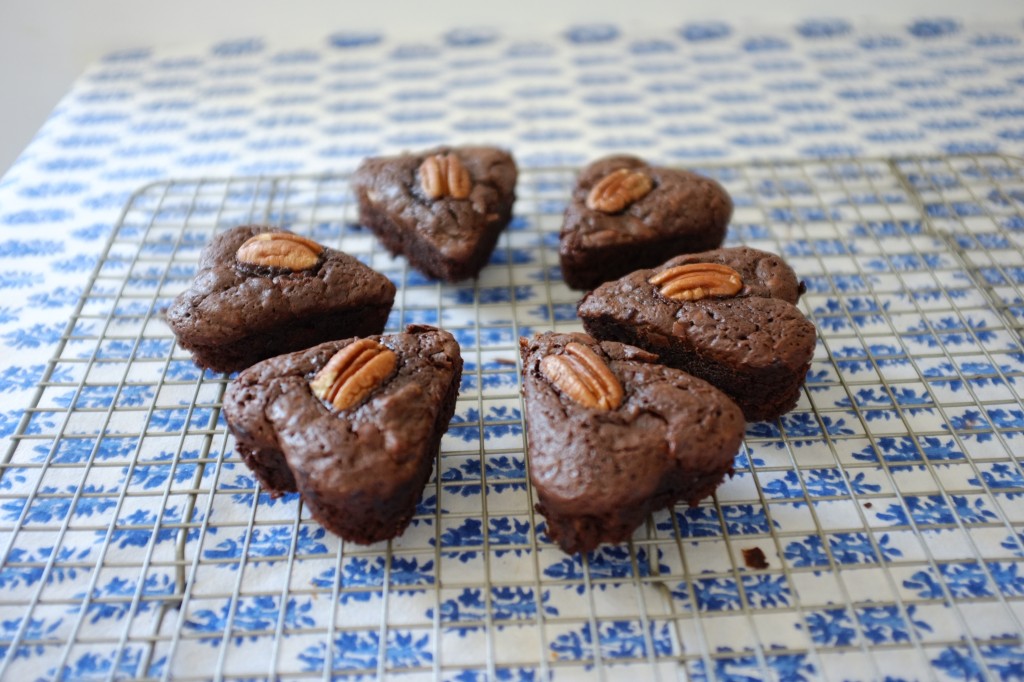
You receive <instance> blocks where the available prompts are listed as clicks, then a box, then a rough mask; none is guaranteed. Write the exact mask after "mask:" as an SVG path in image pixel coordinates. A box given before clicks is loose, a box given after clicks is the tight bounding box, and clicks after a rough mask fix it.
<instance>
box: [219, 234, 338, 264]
mask: <svg viewBox="0 0 1024 682" xmlns="http://www.w3.org/2000/svg"><path fill="white" fill-rule="evenodd" d="M323 252H324V247H322V246H320V245H319V244H317V243H316V242H315V241H313V240H311V239H306V238H305V237H300V236H299V235H297V234H292V233H291V232H262V233H260V234H257V235H255V236H253V237H250V238H249V239H247V240H245V243H243V244H242V245H241V246H239V247H238V251H236V252H235V260H237V261H238V262H239V263H244V264H245V265H253V266H258V267H264V268H280V269H282V270H292V271H296V270H308V269H310V268H311V267H313V266H314V265H316V264H317V262H318V261H319V260H320V255H321V254H322V253H323Z"/></svg>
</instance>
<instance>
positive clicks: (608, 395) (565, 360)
mask: <svg viewBox="0 0 1024 682" xmlns="http://www.w3.org/2000/svg"><path fill="white" fill-rule="evenodd" d="M540 372H541V374H543V375H544V376H545V377H546V378H547V380H548V381H550V382H551V383H553V384H554V385H555V386H556V387H557V388H558V390H560V391H561V392H562V393H565V394H566V395H567V396H569V397H570V398H572V399H573V400H574V401H575V402H577V403H579V404H580V405H583V406H584V407H589V408H592V409H598V410H615V409H618V407H619V405H621V404H622V384H620V383H619V380H618V379H616V378H615V375H614V374H612V372H611V370H610V369H608V365H606V364H605V363H604V361H603V360H602V359H601V358H600V357H599V356H598V355H597V353H595V352H594V351H593V350H591V349H590V348H589V347H588V346H584V345H583V344H581V343H576V342H575V341H573V342H571V343H567V344H566V345H565V352H564V353H563V354H561V355H548V356H545V357H544V358H543V359H542V360H541V361H540Z"/></svg>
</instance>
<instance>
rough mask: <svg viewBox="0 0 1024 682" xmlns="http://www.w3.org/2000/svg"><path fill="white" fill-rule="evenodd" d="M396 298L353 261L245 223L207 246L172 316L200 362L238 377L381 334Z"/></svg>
mask: <svg viewBox="0 0 1024 682" xmlns="http://www.w3.org/2000/svg"><path fill="white" fill-rule="evenodd" d="M394 301H395V285H394V284H392V283H391V281H390V280H388V278H387V277H385V276H384V275H382V274H380V273H378V272H375V271H374V270H371V269H370V268H368V267H367V266H365V265H363V264H362V263H360V262H359V261H358V260H356V259H355V258H353V257H352V256H349V255H348V254H346V253H343V252H341V251H337V250H335V249H329V248H326V247H324V246H321V245H320V244H318V243H316V242H314V241H312V240H309V239H306V238H305V237H300V236H299V235H296V234H293V233H291V232H288V231H285V230H278V229H274V228H270V227H265V226H259V225H243V226H240V227H235V228H232V229H230V230H228V231H226V232H223V233H221V234H218V235H216V236H215V237H214V238H213V239H212V240H211V241H210V243H209V244H208V245H207V246H206V248H204V249H203V252H202V253H201V254H200V256H199V270H198V272H197V273H196V276H195V279H194V280H193V281H192V284H191V285H190V286H189V288H188V289H187V290H186V291H184V292H183V293H181V294H179V295H178V297H177V298H175V299H174V302H173V303H172V304H171V306H170V308H169V309H168V310H167V315H166V319H167V323H168V325H170V327H171V330H172V331H173V332H174V335H175V336H176V337H177V339H178V343H179V344H180V345H181V346H182V347H183V348H185V349H186V350H188V351H190V352H191V353H192V359H193V361H195V363H196V364H197V365H199V366H200V367H204V368H207V369H211V370H214V371H216V372H234V371H236V370H239V369H245V368H246V367H249V366H250V365H252V364H253V363H255V362H258V361H260V360H263V359H265V358H269V357H273V356H275V355H280V354H281V353H290V352H292V351H297V350H301V349H303V348H309V347H310V346H314V345H316V344H318V343H321V342H323V341H329V340H331V339H341V338H346V337H349V336H366V335H369V334H379V333H381V332H382V331H384V325H385V324H386V323H387V319H388V314H389V313H390V312H391V305H392V304H393V303H394Z"/></svg>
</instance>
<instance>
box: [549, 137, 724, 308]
mask: <svg viewBox="0 0 1024 682" xmlns="http://www.w3.org/2000/svg"><path fill="white" fill-rule="evenodd" d="M731 216H732V200H731V199H730V198H729V195H728V193H726V191H725V189H723V188H722V186H721V185H719V184H718V183H717V182H715V181H714V180H712V179H710V178H706V177H704V176H701V175H697V174H696V173H691V172H689V171H685V170H679V169H675V168H660V167H658V166H651V165H648V164H647V163H646V162H644V161H643V160H641V159H638V158H636V157H634V156H609V157H606V158H603V159H600V160H598V161H595V162H594V163H592V164H590V165H589V166H587V167H586V168H584V169H583V171H582V172H581V173H580V175H579V178H578V180H577V182H576V188H575V189H574V190H573V194H572V199H571V201H570V202H569V206H568V207H567V208H566V210H565V219H564V222H563V223H562V231H561V234H560V235H559V245H558V258H559V261H560V262H561V266H562V278H563V279H564V280H565V283H566V284H568V285H569V286H570V287H572V288H573V289H592V288H594V287H596V286H597V285H598V284H600V283H601V282H607V281H609V280H613V279H615V278H617V277H621V276H622V275H625V274H627V273H630V272H632V271H634V270H639V269H640V268H650V267H654V266H655V265H658V264H659V263H663V262H664V261H665V260H666V259H668V258H670V257H672V256H676V255H679V254H682V253H694V252H697V251H707V250H708V249H713V248H715V247H717V246H719V245H721V243H722V240H723V239H725V231H726V226H727V225H728V224H729V218H730V217H731Z"/></svg>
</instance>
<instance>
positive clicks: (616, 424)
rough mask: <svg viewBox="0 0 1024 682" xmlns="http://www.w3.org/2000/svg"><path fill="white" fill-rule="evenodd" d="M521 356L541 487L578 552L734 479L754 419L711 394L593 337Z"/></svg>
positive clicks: (528, 346)
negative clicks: (745, 435) (727, 478)
mask: <svg viewBox="0 0 1024 682" xmlns="http://www.w3.org/2000/svg"><path fill="white" fill-rule="evenodd" d="M520 353H521V355H522V359H523V396H524V401H525V406H526V426H527V436H528V439H529V450H528V452H529V467H530V482H531V483H532V484H533V489H534V491H536V493H537V497H538V499H539V503H538V504H537V510H538V511H539V512H540V513H541V514H543V515H544V516H545V518H546V519H547V528H548V535H549V536H550V537H551V539H552V540H554V541H555V542H557V543H558V545H559V546H560V547H561V548H562V549H563V550H565V551H566V552H570V553H571V552H585V551H589V550H591V549H594V548H595V547H597V545H599V544H600V543H602V542H609V543H616V542H622V541H624V540H627V539H628V538H629V537H630V535H632V533H633V531H634V530H636V528H637V527H638V526H639V525H640V524H641V523H642V522H643V520H644V518H646V516H647V515H648V514H649V513H650V512H652V511H655V510H657V509H663V508H665V507H669V506H671V505H673V504H675V503H676V502H678V501H685V502H689V503H690V504H696V503H697V502H698V501H699V500H700V499H702V498H704V497H706V496H708V495H710V494H711V493H712V492H713V491H714V490H715V488H716V487H717V486H718V484H719V483H721V482H722V479H723V478H724V476H725V475H726V474H727V473H730V472H731V471H732V466H733V458H734V456H735V455H736V452H737V450H738V449H739V446H740V442H741V441H742V439H743V428H744V422H743V415H742V414H741V412H740V409H739V408H738V407H737V406H736V405H735V404H734V403H733V402H732V401H731V400H730V399H729V398H728V397H727V396H726V395H725V394H724V393H722V392H721V391H719V390H718V389H716V388H715V387H714V386H712V385H710V384H709V383H707V382H705V381H702V380H700V379H697V378H695V377H692V376H690V375H688V374H686V373H685V372H681V371H679V370H677V369H672V368H671V367H666V366H664V365H661V364H658V362H657V357H656V356H655V355H653V354H651V353H648V352H646V351H643V350H640V349H639V348H634V347H632V346H627V345H625V344H621V343H615V342H607V341H606V342H600V343H599V342H597V341H595V340H594V339H593V338H591V337H589V336H587V335H585V334H556V333H550V332H549V333H546V334H542V335H540V336H537V337H534V338H532V339H529V340H527V339H520Z"/></svg>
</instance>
